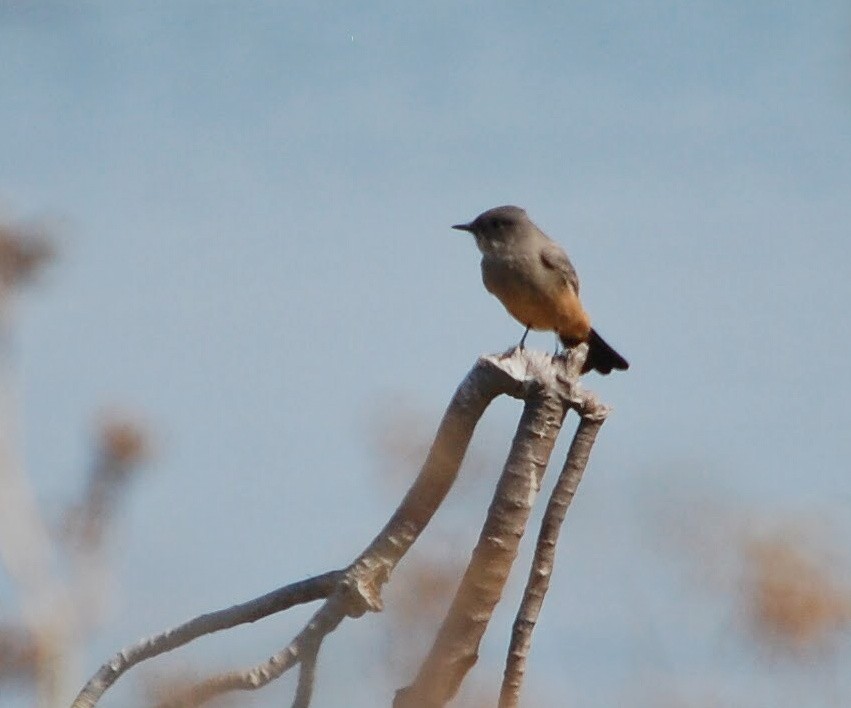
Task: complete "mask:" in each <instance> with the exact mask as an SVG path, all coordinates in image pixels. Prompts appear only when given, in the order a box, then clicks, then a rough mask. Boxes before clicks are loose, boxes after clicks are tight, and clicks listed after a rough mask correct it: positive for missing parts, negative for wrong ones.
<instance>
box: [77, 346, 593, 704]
mask: <svg viewBox="0 0 851 708" xmlns="http://www.w3.org/2000/svg"><path fill="white" fill-rule="evenodd" d="M586 353H587V348H586V347H584V346H579V347H577V348H576V349H575V350H573V351H572V352H571V353H570V355H569V356H568V358H567V359H566V360H565V359H562V358H559V359H556V360H554V359H553V358H552V357H551V356H549V355H548V354H543V353H539V352H529V351H519V350H511V351H510V352H506V353H505V354H503V355H502V356H488V357H481V358H480V359H479V360H478V362H477V363H476V365H475V366H474V367H473V369H472V370H471V371H470V372H469V374H468V375H467V377H466V378H465V379H464V381H463V382H462V383H461V385H460V386H459V387H458V389H457V391H456V392H455V395H454V396H453V398H452V401H451V402H450V404H449V407H448V408H447V410H446V413H445V414H444V417H443V420H442V421H441V424H440V427H439V429H438V432H437V436H436V438H435V440H434V443H433V444H432V447H431V450H430V451H429V454H428V457H427V459H426V461H425V463H424V464H423V467H422V470H421V471H420V473H419V475H418V476H417V479H416V480H415V481H414V483H413V485H412V486H411V488H410V490H409V491H408V493H407V494H406V495H405V497H404V499H403V500H402V502H401V504H400V505H399V507H398V509H397V510H396V511H395V512H394V514H393V516H392V517H391V518H390V520H389V521H388V522H387V524H386V525H385V527H384V528H383V529H382V531H381V532H380V533H379V534H378V535H377V536H376V537H375V539H374V540H373V541H372V542H371V543H370V544H369V546H368V547H367V548H366V549H365V550H364V551H363V552H362V553H361V554H360V555H359V556H358V557H357V558H356V559H355V560H354V561H353V562H352V564H351V565H350V566H349V567H348V568H347V569H346V570H344V571H333V572H331V573H327V574H326V575H323V576H319V577H318V578H314V579H312V580H309V581H304V582H303V583H297V584H295V585H292V586H287V587H285V588H281V589H280V590H278V591H275V593H271V594H270V595H267V596H265V597H264V598H260V599H259V600H254V601H251V602H248V603H245V604H244V605H239V606H237V607H234V608H230V609H227V610H221V611H219V612H215V613H212V614H210V615H204V616H202V617H199V618H196V619H195V620H192V621H190V622H188V623H186V624H185V625H182V626H181V627H178V628H177V629H174V630H169V631H167V632H164V633H163V634H160V635H158V636H157V637H154V638H153V639H149V640H145V641H143V642H140V643H139V644H137V645H135V646H133V647H131V648H130V649H128V650H125V651H123V652H120V653H119V654H117V655H116V656H115V657H114V658H113V660H112V661H111V662H109V663H108V664H105V665H104V666H103V667H101V669H100V670H99V671H98V673H97V674H96V675H95V676H94V677H93V678H92V679H91V680H90V681H89V683H88V684H87V685H86V687H84V689H83V690H82V691H81V692H80V695H79V696H78V697H77V700H76V701H75V702H74V704H73V706H72V708H91V707H92V706H94V705H95V704H96V703H97V701H98V700H99V698H100V697H101V696H102V695H103V693H104V692H105V691H106V690H107V689H108V688H109V686H111V685H112V684H113V683H114V682H115V680H116V679H117V678H118V677H119V676H120V675H121V674H122V673H124V672H125V671H126V670H127V669H129V668H130V667H132V666H133V665H135V664H137V663H139V662H140V661H143V660H145V659H148V658H151V657H153V656H156V655H158V654H161V653H163V652H165V651H169V650H171V649H174V648H176V647H178V646H181V645H183V644H186V643H187V642H189V641H191V640H193V639H195V638H197V637H198V636H201V635H202V634H209V633H210V632H214V631H218V630H221V629H227V628H229V627H233V626H235V625H237V624H242V623H243V622H251V621H255V620H257V619H260V618H261V617H265V616H267V615H269V614H273V613H274V612H279V611H281V610H284V609H287V608H288V607H291V606H292V605H294V604H297V603H300V602H308V601H310V600H314V599H319V598H322V597H325V598H328V599H327V601H326V602H325V604H324V605H323V606H322V607H321V608H320V609H319V611H317V613H316V614H315V615H314V616H313V618H312V619H311V621H310V623H308V625H307V626H306V627H305V628H304V629H303V630H302V631H301V633H299V635H298V636H296V637H295V639H293V641H292V642H290V644H288V645H287V646H286V647H285V648H284V649H282V650H281V651H280V652H278V653H277V654H275V655H273V656H271V657H270V658H269V659H268V660H266V661H264V662H263V663H261V664H259V665H257V666H255V667H252V668H248V669H243V670H238V671H231V672H226V673H222V674H219V675H216V676H213V677H211V678H209V679H207V680H205V681H202V682H200V683H198V684H196V685H195V686H193V687H191V688H189V689H188V690H186V691H185V692H181V694H180V695H177V696H172V697H171V698H170V699H169V702H168V703H167V704H163V706H166V705H167V706H170V707H171V706H181V708H184V707H185V706H197V705H200V704H202V703H204V702H205V701H207V700H209V699H210V698H212V697H214V696H218V695H221V694H222V693H225V692H228V691H234V690H254V689H257V688H259V687H261V686H264V685H266V684H268V683H269V682H270V681H273V680H274V679H276V678H278V677H279V676H281V675H282V674H283V673H284V672H285V671H287V670H288V669H290V668H292V667H293V666H294V665H295V664H297V663H302V672H301V675H300V680H299V688H298V692H297V695H296V699H295V700H296V702H295V704H294V705H296V706H307V705H308V703H309V701H310V697H311V694H312V686H313V674H314V671H315V662H316V657H317V654H318V651H319V648H320V645H321V642H322V640H323V639H324V637H325V636H326V635H327V634H328V633H330V632H331V631H333V630H334V629H335V628H336V627H337V626H338V625H339V624H340V622H341V621H342V620H343V619H344V618H345V617H346V616H349V617H359V616H361V615H363V614H364V613H365V612H368V611H372V612H377V611H380V610H381V609H382V602H381V588H382V586H383V585H384V583H386V582H387V580H388V579H389V577H390V574H391V573H392V571H393V569H394V568H395V566H396V565H397V563H398V562H399V560H400V559H401V558H402V557H403V556H404V555H405V553H406V552H407V551H408V549H409V548H410V547H411V545H412V544H413V543H414V541H415V540H416V539H417V538H418V536H419V535H420V533H421V532H422V531H423V529H424V528H425V526H426V524H428V522H429V520H430V519H431V517H432V516H433V515H434V512H435V511H436V510H437V508H438V507H439V505H440V504H441V502H442V501H443V499H444V498H445V496H446V494H447V493H448V491H449V489H450V488H451V486H452V484H453V482H454V481H455V479H456V477H457V475H458V470H459V467H460V465H461V462H462V460H463V458H464V454H465V453H466V450H467V447H468V445H469V442H470V439H471V437H472V435H473V431H474V429H475V426H476V424H477V422H478V420H479V418H480V417H481V415H482V414H483V413H484V411H485V409H486V408H487V406H488V405H489V404H490V402H491V401H492V400H493V399H494V398H495V397H496V396H498V395H500V394H503V393H505V394H508V395H510V396H513V397H515V398H522V399H525V400H526V406H525V409H524V413H523V417H522V418H521V421H520V426H519V428H518V432H517V435H516V437H515V440H514V444H513V446H512V452H511V455H510V457H509V460H508V462H507V463H506V467H505V471H504V473H503V476H502V479H501V480H500V484H499V487H498V490H497V494H496V496H495V498H494V501H493V503H492V506H491V511H490V514H489V517H488V522H487V523H486V526H485V529H484V530H483V531H482V536H481V538H480V540H479V546H478V547H477V549H476V552H475V554H474V557H473V562H472V563H471V567H470V569H469V570H468V571H467V575H466V576H465V579H464V583H463V584H462V587H461V589H460V590H459V592H458V595H457V596H456V600H455V603H454V604H453V610H454V613H450V616H449V617H448V618H447V621H446V622H445V623H444V629H442V630H441V635H439V637H438V641H437V642H436V644H435V646H436V647H442V644H441V642H444V643H448V646H449V648H450V649H451V651H450V652H449V653H448V654H446V656H447V657H451V661H450V662H449V664H451V666H450V669H451V671H450V674H451V679H450V680H449V681H448V682H447V680H446V675H447V670H448V669H447V662H446V661H443V660H437V659H434V658H432V657H430V659H431V661H430V662H429V661H427V662H426V666H428V667H429V670H428V671H424V672H422V671H421V675H422V676H423V677H425V678H423V679H422V680H420V678H418V681H419V682H420V683H418V684H417V689H419V687H420V686H429V687H430V689H429V690H431V689H432V688H433V687H434V685H436V684H435V682H434V676H432V675H431V674H435V675H437V676H439V677H440V681H439V682H438V683H441V682H442V684H441V685H442V686H443V689H442V693H443V694H445V695H448V696H451V695H453V694H454V693H455V691H456V690H457V686H458V685H459V684H460V681H461V680H462V679H463V676H464V674H465V673H466V671H467V669H468V668H469V667H470V666H471V665H472V663H474V662H475V660H476V656H475V651H476V648H477V647H478V643H479V641H480V639H481V635H482V633H483V632H484V627H485V626H486V624H487V621H488V619H489V617H490V613H491V611H492V609H493V606H494V605H495V604H496V601H497V600H498V599H499V596H500V594H501V591H502V586H503V584H504V582H505V579H506V577H507V574H508V569H509V568H510V566H511V563H512V561H513V560H514V557H515V555H516V549H517V544H518V542H519V539H520V537H521V536H522V534H523V531H524V528H525V524H526V520H527V519H528V516H529V510H530V508H531V504H532V502H533V500H534V497H535V494H536V493H537V491H538V489H539V487H540V479H541V476H542V475H543V472H544V469H545V468H546V464H547V461H548V459H549V455H550V453H551V451H552V446H553V443H554V441H555V437H556V435H557V433H558V430H559V429H560V426H561V423H562V420H563V418H564V415H565V412H566V411H567V408H568V407H574V408H576V409H577V410H579V411H580V412H585V411H586V410H591V409H593V408H594V405H593V404H594V402H595V401H596V399H594V398H593V396H590V395H589V394H586V393H584V392H583V391H582V389H581V386H580V385H579V383H578V375H579V371H580V370H581V367H582V363H583V361H584V358H585V355H586ZM597 405H599V404H597ZM462 635H463V636H462ZM440 651H442V649H438V650H437V651H435V650H433V652H432V655H433V656H434V655H435V654H436V653H440ZM429 672H431V674H430V673H429ZM412 695H413V694H412ZM405 705H411V704H410V703H406V704H405ZM418 705H421V704H418Z"/></svg>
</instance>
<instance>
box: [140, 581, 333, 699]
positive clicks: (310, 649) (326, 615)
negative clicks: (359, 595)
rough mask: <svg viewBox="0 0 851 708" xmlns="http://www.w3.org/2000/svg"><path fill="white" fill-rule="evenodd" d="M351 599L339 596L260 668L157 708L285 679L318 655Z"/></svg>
mask: <svg viewBox="0 0 851 708" xmlns="http://www.w3.org/2000/svg"><path fill="white" fill-rule="evenodd" d="M349 602H350V600H349V598H348V597H346V595H345V593H343V592H337V593H335V594H334V596H333V597H331V598H330V599H329V600H327V601H326V602H325V603H324V604H323V605H322V607H321V608H320V609H319V610H318V611H317V612H316V613H315V614H314V615H313V617H312V618H311V620H310V622H308V623H307V625H306V626H305V628H304V629H303V630H301V632H299V634H298V636H297V637H296V638H295V639H293V640H292V641H291V642H290V643H289V644H288V645H287V646H286V647H284V648H283V649H282V650H281V651H279V652H278V653H276V654H274V655H272V656H270V657H269V658H268V659H267V660H266V661H264V662H263V663H262V664H259V665H257V666H253V667H251V668H249V669H245V670H242V671H228V672H226V673H222V674H218V675H216V676H213V677H211V678H209V679H206V680H205V681H202V682H200V683H198V684H195V685H194V686H191V687H190V688H188V689H187V690H186V691H183V692H180V693H178V694H176V695H174V696H172V697H171V698H169V699H168V700H167V701H164V702H163V703H160V704H159V706H157V708H195V707H196V706H200V705H202V704H203V703H206V702H207V701H209V700H210V699H211V698H214V697H215V696H220V695H222V694H223V693H228V692H230V691H255V690H257V689H258V688H263V686H266V685H267V684H269V683H270V682H272V681H274V680H275V679H277V678H279V677H281V676H282V675H283V674H284V673H285V672H287V671H288V670H289V669H291V668H292V667H293V666H295V665H296V664H297V663H299V662H300V661H301V660H302V659H303V658H304V657H305V656H307V657H309V656H311V655H315V654H316V652H317V651H318V648H319V645H320V644H321V642H322V639H323V638H324V637H325V635H326V634H328V633H329V632H333V631H334V630H335V629H336V628H337V625H339V624H340V622H341V621H342V620H343V618H344V617H345V616H346V614H347V607H348V603H349Z"/></svg>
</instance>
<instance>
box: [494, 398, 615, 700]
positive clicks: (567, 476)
mask: <svg viewBox="0 0 851 708" xmlns="http://www.w3.org/2000/svg"><path fill="white" fill-rule="evenodd" d="M607 413H608V411H607V410H606V408H605V406H599V410H598V412H597V415H596V416H594V417H583V418H582V419H581V420H580V421H579V427H578V428H577V430H576V434H575V435H574V436H573V442H572V443H571V445H570V450H569V451H568V453H567V459H566V460H565V462H564V467H563V468H562V470H561V474H560V475H559V478H558V481H557V482H556V485H555V487H554V488H553V491H552V494H551V495H550V499H549V502H548V503H547V509H546V511H545V512H544V518H543V520H542V522H541V531H540V534H539V535H538V542H537V544H536V546H535V555H534V558H533V559H532V568H531V570H530V572H529V580H528V581H527V582H526V589H525V590H524V592H523V600H522V602H521V603H520V609H519V610H518V612H517V617H516V619H515V620H514V627H513V629H512V633H511V645H510V646H509V649H508V658H507V661H506V666H505V675H504V677H503V680H502V689H501V691H500V695H499V708H516V706H517V705H518V702H519V699H520V687H521V685H522V683H523V676H524V674H525V671H526V661H527V658H528V656H529V649H530V647H531V646H532V631H533V630H534V629H535V624H536V622H537V621H538V615H539V614H540V612H541V606H542V605H543V603H544V596H545V595H546V593H547V590H548V589H549V586H550V577H552V572H553V566H554V565H555V551H556V543H557V542H558V536H559V531H560V530H561V524H562V522H563V521H564V517H565V515H566V514H567V507H568V506H570V502H571V501H573V496H574V494H576V489H577V487H578V486H579V482H580V481H581V480H582V474H583V472H584V471H585V466H586V465H587V464H588V456H589V455H590V454H591V447H592V446H593V445H594V439H595V438H596V437H597V432H598V431H599V430H600V427H601V426H602V425H603V421H604V420H605V417H606V414H607Z"/></svg>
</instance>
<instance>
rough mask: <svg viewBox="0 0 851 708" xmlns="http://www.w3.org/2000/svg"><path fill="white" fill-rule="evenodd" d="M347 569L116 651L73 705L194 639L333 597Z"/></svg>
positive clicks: (82, 706) (87, 702) (83, 705)
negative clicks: (148, 660) (148, 661)
mask: <svg viewBox="0 0 851 708" xmlns="http://www.w3.org/2000/svg"><path fill="white" fill-rule="evenodd" d="M343 574H344V571H341V570H334V571H331V572H330V573H325V574H324V575H317V576H316V577H313V578H309V579H307V580H302V581H300V582H297V583H292V584H291V585H286V586H284V587H282V588H278V589H277V590H273V591H272V592H270V593H268V594H266V595H263V596H262V597H258V598H256V599H254V600H250V601H248V602H245V603H243V604H241V605H235V606H233V607H229V608H227V609H225V610H219V611H217V612H211V613H209V614H206V615H201V616H199V617H195V618H194V619H191V620H189V621H188V622H186V623H184V624H182V625H180V626H178V627H175V628H173V629H169V630H166V631H165V632H162V633H161V634H157V635H156V636H154V637H150V638H148V639H143V640H142V641H140V642H138V643H136V644H134V645H133V646H130V647H128V648H126V649H124V650H122V651H120V652H118V654H116V655H115V656H114V657H112V659H111V660H110V661H108V662H107V663H106V664H104V665H103V666H101V668H100V670H99V671H98V672H97V673H96V674H95V675H94V676H93V677H92V678H91V679H89V682H88V683H87V684H86V685H85V686H84V687H83V689H82V690H81V691H80V693H79V695H78V696H77V698H76V699H75V701H74V703H73V708H91V706H94V705H95V704H96V703H97V702H98V700H99V699H100V697H101V696H102V695H103V693H104V692H105V691H106V690H107V689H108V688H109V687H110V686H111V685H112V684H114V683H115V682H116V681H117V680H118V678H119V677H120V676H121V675H122V674H123V673H124V672H125V671H127V670H128V669H130V668H132V667H133V666H135V665H136V664H138V663H139V662H141V661H145V660H146V659H150V658H152V657H155V656H157V655H159V654H163V653H165V652H167V651H171V650H172V649H176V648H177V647H180V646H183V645H184V644H187V643H189V642H191V641H192V640H193V639H197V638H198V637H200V636H202V635H205V634H212V633H213V632H218V631H221V630H223V629H230V628H231V627H236V626H237V625H240V624H245V623H247V622H256V621H257V620H259V619H261V618H263V617H268V616H269V615H271V614H274V613H276V612H281V611H283V610H286V609H288V608H290V607H293V606H294V605H301V604H304V603H306V602H313V601H314V600H320V599H322V598H325V597H328V596H330V595H331V594H332V593H333V592H334V590H335V589H336V588H337V585H338V583H339V580H340V578H341V577H343Z"/></svg>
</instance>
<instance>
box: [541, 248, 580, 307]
mask: <svg viewBox="0 0 851 708" xmlns="http://www.w3.org/2000/svg"><path fill="white" fill-rule="evenodd" d="M541 262H542V263H543V264H544V266H545V267H547V268H549V269H550V270H554V271H556V272H557V273H558V274H559V275H560V276H561V277H562V279H563V280H564V282H565V283H567V284H568V285H570V287H572V288H573V290H574V291H575V292H576V294H577V295H578V294H579V276H578V275H576V270H575V269H574V268H573V264H572V263H571V262H570V259H569V258H568V257H567V254H566V253H565V252H564V251H563V250H562V249H561V247H560V246H559V245H558V244H556V243H548V244H547V245H546V246H544V247H543V248H542V249H541Z"/></svg>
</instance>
